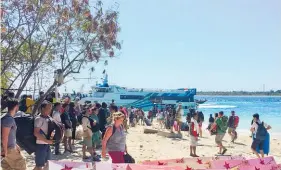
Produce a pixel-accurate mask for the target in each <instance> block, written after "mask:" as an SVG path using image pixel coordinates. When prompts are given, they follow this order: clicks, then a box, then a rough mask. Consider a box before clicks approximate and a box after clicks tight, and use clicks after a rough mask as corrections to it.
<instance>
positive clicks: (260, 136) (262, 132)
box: [256, 122, 267, 140]
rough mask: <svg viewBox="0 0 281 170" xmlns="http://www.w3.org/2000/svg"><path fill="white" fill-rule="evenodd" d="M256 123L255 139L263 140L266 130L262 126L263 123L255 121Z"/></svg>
mask: <svg viewBox="0 0 281 170" xmlns="http://www.w3.org/2000/svg"><path fill="white" fill-rule="evenodd" d="M256 124H257V125H258V129H257V133H256V139H259V140H265V139H266V135H267V130H266V128H265V127H264V123H263V122H262V123H256Z"/></svg>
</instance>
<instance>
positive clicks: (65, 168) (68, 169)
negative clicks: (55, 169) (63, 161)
mask: <svg viewBox="0 0 281 170" xmlns="http://www.w3.org/2000/svg"><path fill="white" fill-rule="evenodd" d="M72 168H73V167H68V166H66V165H64V168H63V169H61V170H72Z"/></svg>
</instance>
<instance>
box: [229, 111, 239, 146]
mask: <svg viewBox="0 0 281 170" xmlns="http://www.w3.org/2000/svg"><path fill="white" fill-rule="evenodd" d="M227 126H228V134H229V135H230V137H231V142H234V140H235V139H236V138H237V132H236V125H235V112H234V111H231V116H229V119H228V123H227Z"/></svg>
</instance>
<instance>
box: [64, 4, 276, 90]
mask: <svg viewBox="0 0 281 170" xmlns="http://www.w3.org/2000/svg"><path fill="white" fill-rule="evenodd" d="M108 2H113V1H108ZM119 11H120V18H119V22H120V25H121V29H122V31H121V33H120V37H119V38H120V40H122V41H123V47H122V50H121V52H120V55H119V57H118V58H115V59H110V60H109V62H108V63H109V65H108V66H107V67H106V68H107V72H108V74H109V81H110V82H109V83H114V84H118V85H121V86H126V87H135V88H137V87H143V88H181V87H189V88H190V87H195V88H197V89H198V90H204V91H206V90H219V91H224V90H249V91H255V90H262V89H263V84H265V88H266V90H269V89H275V90H276V89H281V1H280V0H271V1H265V0H247V1H245V0H235V1H228V0H211V1H210V0H202V1H197V0H196V1H195V0H174V1H171V0H169V1H168V0H120V1H119ZM103 68H104V67H103V66H102V64H99V65H98V66H97V67H96V72H95V73H94V74H93V75H94V76H97V77H102V70H103ZM81 75H83V76H84V77H87V75H89V73H88V71H83V73H82V74H80V75H79V76H76V77H83V76H81ZM81 84H85V87H89V86H90V85H94V84H95V80H92V81H87V80H84V81H82V80H80V81H77V82H75V81H71V82H69V83H67V86H68V90H71V89H79V88H80V86H81Z"/></svg>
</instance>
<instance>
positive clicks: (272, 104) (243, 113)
mask: <svg viewBox="0 0 281 170" xmlns="http://www.w3.org/2000/svg"><path fill="white" fill-rule="evenodd" d="M196 99H207V100H208V101H207V102H206V103H204V104H201V105H199V110H200V111H203V113H204V115H205V122H206V123H207V122H208V119H209V115H210V114H214V113H217V112H219V111H224V113H225V115H227V116H229V115H230V112H231V111H232V110H234V111H235V112H236V115H238V116H239V117H240V123H239V127H238V131H239V130H240V131H248V130H249V129H250V126H251V120H252V115H253V114H254V113H259V114H260V119H261V120H262V121H264V122H265V123H267V124H269V125H271V126H272V130H271V132H272V133H276V134H281V97H268V96H266V97H260V96H254V97H249V96H196Z"/></svg>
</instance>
